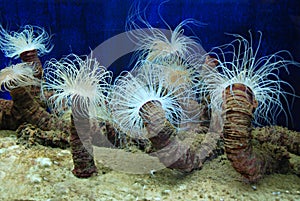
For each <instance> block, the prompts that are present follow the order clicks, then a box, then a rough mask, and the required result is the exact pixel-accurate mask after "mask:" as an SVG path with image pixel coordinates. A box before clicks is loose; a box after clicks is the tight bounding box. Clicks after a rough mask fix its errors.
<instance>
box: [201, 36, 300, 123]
mask: <svg viewBox="0 0 300 201" xmlns="http://www.w3.org/2000/svg"><path fill="white" fill-rule="evenodd" d="M249 33H250V42H249V41H247V40H246V39H245V38H244V37H242V36H241V35H237V34H234V35H233V36H235V37H236V39H235V40H233V41H232V42H231V43H229V44H226V45H222V46H220V47H216V48H213V50H212V51H211V52H209V53H208V54H209V55H212V56H213V57H214V58H215V59H213V60H212V62H214V63H216V62H217V63H218V65H217V66H216V67H215V68H213V69H210V68H209V67H205V69H206V70H205V73H203V74H201V76H202V80H203V83H204V86H202V87H201V92H202V93H203V97H205V95H204V94H209V97H210V106H211V107H212V108H214V109H216V110H219V111H220V110H221V108H222V104H223V99H222V96H223V93H224V90H225V89H226V88H227V87H231V86H232V85H233V84H235V83H238V84H243V85H245V86H247V87H248V88H250V89H251V90H252V92H253V94H254V97H255V99H256V101H257V103H258V106H257V108H256V110H255V113H254V117H255V118H254V122H253V123H254V124H256V125H261V123H263V122H264V123H268V124H269V123H275V120H276V118H277V116H278V115H279V113H280V112H284V114H285V116H286V118H287V117H288V114H290V110H289V109H288V111H286V110H285V109H284V108H283V104H282V100H283V101H285V102H286V105H287V106H288V105H289V104H288V100H287V97H286V96H287V95H294V90H293V87H292V86H291V85H290V84H288V83H287V82H285V81H283V80H281V79H280V78H279V73H280V71H281V69H284V70H286V71H287V72H288V69H287V67H288V65H299V63H297V62H295V61H293V60H292V56H291V55H290V53H289V52H288V51H279V52H276V53H274V54H271V55H268V56H263V57H261V58H257V57H258V56H257V55H258V50H259V47H260V45H261V37H262V33H261V32H259V34H260V38H259V41H258V45H257V48H256V49H254V48H253V39H252V34H251V32H249ZM284 56H287V57H289V58H290V60H286V59H284ZM208 69H210V70H208ZM282 85H286V86H287V87H288V88H290V89H291V92H286V91H283V89H282Z"/></svg>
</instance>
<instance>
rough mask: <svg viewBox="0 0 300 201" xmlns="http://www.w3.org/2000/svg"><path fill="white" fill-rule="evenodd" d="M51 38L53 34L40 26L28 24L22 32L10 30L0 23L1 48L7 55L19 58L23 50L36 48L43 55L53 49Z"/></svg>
mask: <svg viewBox="0 0 300 201" xmlns="http://www.w3.org/2000/svg"><path fill="white" fill-rule="evenodd" d="M50 40H51V35H49V34H48V33H47V32H46V31H45V30H44V29H43V28H41V27H38V26H31V25H26V26H24V27H23V28H22V30H21V31H20V32H15V31H11V32H8V31H7V30H5V29H4V28H3V27H2V26H1V25H0V48H1V50H2V51H3V52H4V54H5V56H6V57H10V58H18V57H19V56H20V54H21V53H22V52H25V51H29V50H34V49H35V50H37V51H38V55H39V56H42V55H44V54H46V53H49V52H50V51H51V50H52V48H53V45H51V41H50Z"/></svg>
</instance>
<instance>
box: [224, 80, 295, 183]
mask: <svg viewBox="0 0 300 201" xmlns="http://www.w3.org/2000/svg"><path fill="white" fill-rule="evenodd" d="M223 99H224V102H223V115H224V141H225V151H226V154H227V157H228V159H229V160H230V161H231V164H232V166H233V167H234V168H235V170H236V171H237V172H239V173H240V174H241V175H242V176H243V177H245V178H246V179H247V180H248V181H250V182H255V181H257V180H258V179H260V178H261V177H262V176H263V175H264V174H266V173H271V172H275V171H278V170H280V168H281V167H283V166H288V164H289V162H288V159H289V156H288V155H287V153H286V152H284V151H281V150H280V149H278V148H276V147H272V145H265V146H258V147H254V145H253V144H252V142H253V141H252V134H251V121H252V118H253V110H254V109H255V108H256V107H257V101H256V100H255V97H254V94H253V92H252V91H251V89H249V88H248V87H246V86H245V85H243V84H233V85H231V86H228V87H227V88H226V89H225V91H224V94H223Z"/></svg>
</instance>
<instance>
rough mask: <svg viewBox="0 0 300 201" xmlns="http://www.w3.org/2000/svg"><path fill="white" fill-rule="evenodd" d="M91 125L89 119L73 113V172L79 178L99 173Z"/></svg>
mask: <svg viewBox="0 0 300 201" xmlns="http://www.w3.org/2000/svg"><path fill="white" fill-rule="evenodd" d="M91 136H92V135H91V127H90V122H89V119H87V118H82V117H80V116H78V115H76V113H75V112H73V113H72V115H71V135H70V147H71V153H72V158H73V164H74V169H73V170H72V173H73V174H74V175H75V176H76V177H78V178H88V177H91V176H93V175H94V174H97V167H96V165H95V162H94V157H93V147H92V144H91Z"/></svg>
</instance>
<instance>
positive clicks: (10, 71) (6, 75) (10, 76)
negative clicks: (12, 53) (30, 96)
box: [0, 63, 41, 91]
mask: <svg viewBox="0 0 300 201" xmlns="http://www.w3.org/2000/svg"><path fill="white" fill-rule="evenodd" d="M37 73H38V72H37V70H36V69H35V67H34V65H30V64H29V63H19V64H16V65H11V66H9V67H6V68H4V69H2V70H1V71H0V86H2V88H3V89H4V90H6V91H11V90H12V89H15V88H18V87H27V86H40V85H41V81H40V80H39V79H38V78H36V77H35V75H36V74H37ZM2 88H1V89H0V90H1V91H2Z"/></svg>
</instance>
